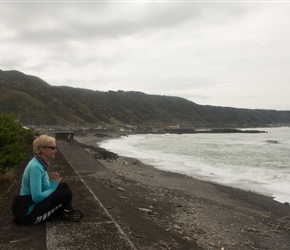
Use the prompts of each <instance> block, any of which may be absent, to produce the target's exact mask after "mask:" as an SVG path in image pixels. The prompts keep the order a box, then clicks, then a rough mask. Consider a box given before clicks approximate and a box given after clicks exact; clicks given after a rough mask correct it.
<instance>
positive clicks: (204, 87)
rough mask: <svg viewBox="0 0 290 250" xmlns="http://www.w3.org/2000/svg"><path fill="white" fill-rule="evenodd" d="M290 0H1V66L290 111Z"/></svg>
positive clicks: (68, 80)
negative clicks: (167, 0) (220, 0)
mask: <svg viewBox="0 0 290 250" xmlns="http://www.w3.org/2000/svg"><path fill="white" fill-rule="evenodd" d="M289 46H290V2H285V1H280V2H279V1H276V2H274V1H273V2H258V1H257V2H255V1H244V2H243V1H232V2H213V1H208V2H207V1H204V2H194V1H192V2H189V1H187V2H180V1H178V2H154V1H147V2H146V1H134V2H130V1H126V2H117V1H112V2H108V1H107V2H102V1H99V2H97V1H95V2H94V1H87V2H86V1H60V2H57V1H56V2H54V1H34V2H33V1H27V2H21V1H14V2H13V1H9V2H5V1H0V69H2V70H19V71H21V72H23V73H25V74H30V75H35V76H38V77H40V78H42V79H43V80H44V81H46V82H48V83H49V84H51V85H57V86H59V85H65V86H71V87H80V88H87V89H92V90H99V91H108V90H115V91H117V90H125V91H141V92H144V93H147V94H158V95H170V96H180V97H184V98H186V99H188V100H191V101H193V102H195V103H198V104H201V105H214V106H228V107H237V108H251V109H277V110H290V101H289V99H290V98H289V94H290V49H289Z"/></svg>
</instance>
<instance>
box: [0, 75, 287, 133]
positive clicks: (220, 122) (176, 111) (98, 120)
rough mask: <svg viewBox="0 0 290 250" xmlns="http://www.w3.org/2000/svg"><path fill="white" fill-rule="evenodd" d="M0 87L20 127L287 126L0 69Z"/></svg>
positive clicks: (270, 113) (268, 115)
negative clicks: (75, 85) (44, 79)
mask: <svg viewBox="0 0 290 250" xmlns="http://www.w3.org/2000/svg"><path fill="white" fill-rule="evenodd" d="M0 89H1V91H0V111H1V112H3V113H14V114H15V115H16V117H18V118H19V120H20V121H21V122H22V123H23V124H24V125H25V124H32V123H33V124H35V125H44V124H45V125H70V124H74V123H79V124H84V123H85V124H94V125H98V124H112V125H124V124H128V125H148V126H158V127H166V126H169V125H176V124H179V125H180V126H183V127H191V128H202V127H216V128H217V127H263V126H269V125H281V124H282V125H283V124H284V125H285V124H290V111H276V110H251V109H237V108H229V107H215V106H203V105H198V104H196V103H194V102H191V101H189V100H186V99H184V98H180V97H170V96H160V95H148V94H145V93H141V92H134V91H126V92H125V91H117V92H116V91H108V92H101V91H93V90H87V89H80V88H72V87H66V86H52V85H49V84H48V83H46V82H45V81H43V80H42V79H40V78H38V77H35V76H31V75H26V74H24V73H21V72H19V71H14V70H13V71H2V70H0Z"/></svg>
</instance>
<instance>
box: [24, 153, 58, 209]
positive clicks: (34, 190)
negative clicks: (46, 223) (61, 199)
mask: <svg viewBox="0 0 290 250" xmlns="http://www.w3.org/2000/svg"><path fill="white" fill-rule="evenodd" d="M57 186H58V183H57V182H56V181H54V180H50V179H49V176H48V174H47V171H45V169H44V167H43V165H42V164H41V163H40V162H39V161H38V160H37V159H36V158H35V157H33V158H32V159H31V161H30V162H29V163H28V165H27V166H26V168H25V170H24V173H23V177H22V183H21V189H20V195H31V197H32V200H33V201H34V204H32V205H31V206H30V207H29V209H28V213H27V215H28V214H30V213H31V212H32V210H33V208H34V206H35V204H36V203H38V202H41V201H42V200H43V199H45V198H46V197H48V196H49V195H51V194H52V193H53V191H54V190H56V188H57Z"/></svg>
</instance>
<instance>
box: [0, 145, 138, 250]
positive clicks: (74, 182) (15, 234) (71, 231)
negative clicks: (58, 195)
mask: <svg viewBox="0 0 290 250" xmlns="http://www.w3.org/2000/svg"><path fill="white" fill-rule="evenodd" d="M58 147H59V152H58V153H57V156H56V159H55V161H54V163H53V164H52V165H51V166H50V171H59V172H60V173H61V175H62V176H63V181H65V182H67V183H68V184H69V185H70V187H71V189H72V191H73V194H74V196H73V205H74V207H75V208H76V209H80V210H82V211H84V213H85V217H84V219H83V220H82V221H80V222H77V223H74V222H68V221H62V220H56V221H53V222H47V223H42V224H39V225H28V226H27V225H26V226H24V225H16V224H15V223H14V222H13V221H12V219H13V218H12V214H11V210H10V206H11V204H12V200H13V197H14V196H15V195H17V193H18V192H19V189H20V185H21V176H22V173H23V169H22V171H19V174H18V175H17V178H16V180H15V184H14V186H13V189H12V190H11V192H10V196H9V199H8V200H7V204H6V207H5V208H4V210H3V213H2V215H1V218H0V233H1V239H0V249H49V250H55V249H72V250H73V249H100V250H101V249H106V250H109V249H112V250H116V249H118V250H122V249H124V250H125V249H126V250H127V249H136V248H135V247H134V245H133V244H132V242H131V241H130V240H129V239H128V237H127V236H126V235H125V233H124V232H123V231H122V229H121V228H120V227H119V225H118V224H117V223H116V222H115V221H114V219H113V218H112V216H111V215H110V214H109V212H108V211H107V210H106V208H105V207H104V206H103V205H102V204H101V202H100V201H99V200H98V198H97V197H96V195H95V194H94V193H93V192H92V191H91V189H90V187H89V186H88V185H87V184H86V183H85V181H84V180H83V179H82V178H81V177H80V175H79V173H80V172H81V173H95V172H98V174H100V175H103V176H106V175H110V174H111V173H110V172H108V171H106V168H105V167H104V166H102V164H101V163H99V162H98V161H96V160H95V159H94V158H93V157H88V156H89V155H88V154H87V153H86V152H85V151H84V150H83V149H82V148H81V147H79V146H78V145H76V144H74V143H69V142H64V141H59V142H58Z"/></svg>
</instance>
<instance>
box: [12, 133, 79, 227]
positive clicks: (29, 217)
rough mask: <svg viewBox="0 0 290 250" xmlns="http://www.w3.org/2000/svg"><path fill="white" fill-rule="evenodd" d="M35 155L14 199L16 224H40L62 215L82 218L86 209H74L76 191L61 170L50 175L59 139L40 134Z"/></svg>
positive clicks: (37, 138) (36, 140)
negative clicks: (50, 163) (73, 202)
mask: <svg viewBox="0 0 290 250" xmlns="http://www.w3.org/2000/svg"><path fill="white" fill-rule="evenodd" d="M33 152H34V157H33V158H32V159H31V160H30V162H29V163H28V165H27V166H26V168H25V170H24V173H23V177H22V184H21V190H20V195H19V196H17V197H15V198H14V203H13V205H12V208H11V209H12V211H13V214H14V216H15V222H16V223H23V224H37V223H40V222H43V221H47V220H51V219H55V218H61V219H65V220H69V221H79V220H80V219H81V218H82V217H83V216H84V214H83V212H81V211H79V210H75V209H73V208H72V205H71V201H72V192H71V190H70V188H69V186H68V184H67V183H65V182H61V179H62V178H61V176H60V174H59V173H58V172H52V173H51V175H50V178H49V175H48V172H47V171H48V167H49V164H48V162H49V160H51V159H54V158H55V153H56V152H57V147H56V141H55V138H53V137H51V136H47V135H40V136H39V137H36V138H35V140H34V141H33Z"/></svg>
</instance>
